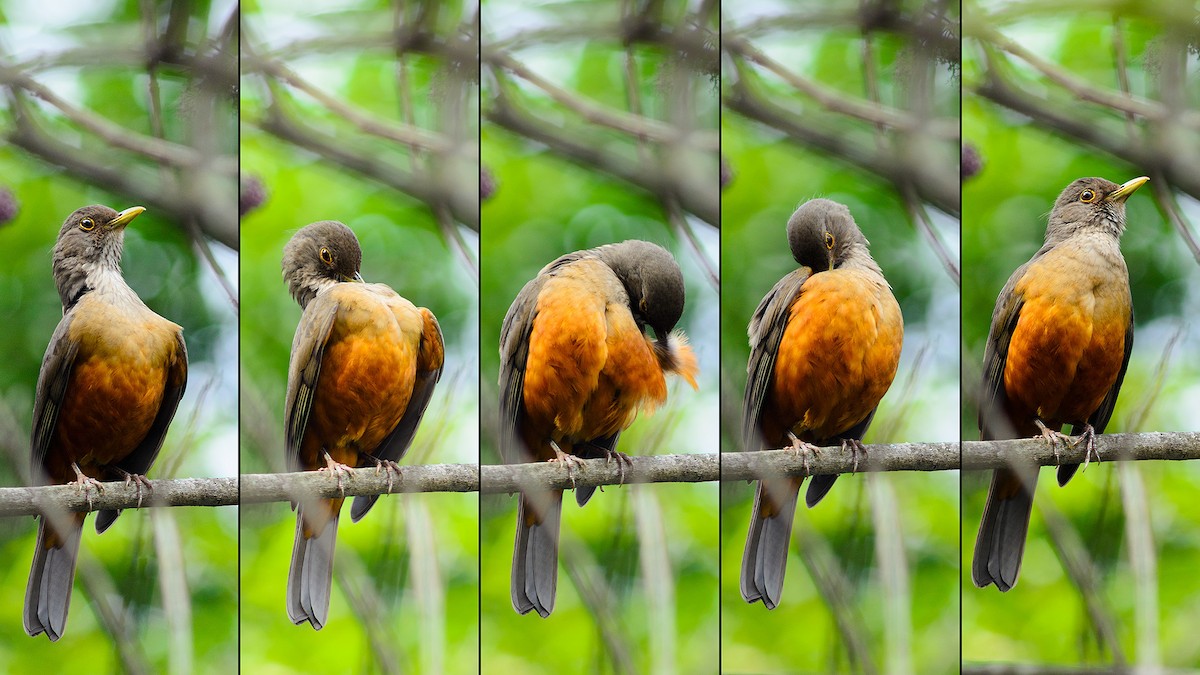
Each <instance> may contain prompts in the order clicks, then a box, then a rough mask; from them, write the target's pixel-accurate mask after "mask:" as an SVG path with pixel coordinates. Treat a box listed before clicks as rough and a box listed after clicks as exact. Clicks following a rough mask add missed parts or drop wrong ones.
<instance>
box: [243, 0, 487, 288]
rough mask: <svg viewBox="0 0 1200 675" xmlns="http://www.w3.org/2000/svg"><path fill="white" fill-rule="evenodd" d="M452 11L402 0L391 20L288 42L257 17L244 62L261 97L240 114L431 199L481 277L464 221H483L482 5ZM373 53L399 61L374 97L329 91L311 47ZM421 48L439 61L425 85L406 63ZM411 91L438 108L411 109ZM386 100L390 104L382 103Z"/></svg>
mask: <svg viewBox="0 0 1200 675" xmlns="http://www.w3.org/2000/svg"><path fill="white" fill-rule="evenodd" d="M452 14H453V12H451V11H450V10H449V9H448V8H447V7H444V6H443V5H442V3H438V2H418V3H398V4H397V5H396V7H395V11H394V14H393V17H394V22H393V23H394V25H393V26H392V27H391V29H390V30H380V29H379V27H378V24H377V23H374V24H370V25H369V26H368V25H365V24H364V25H363V26H362V27H361V28H362V30H355V31H352V32H338V33H331V34H328V35H323V36H320V37H315V38H314V37H303V38H291V39H289V41H287V42H285V43H282V44H278V43H275V44H273V43H272V41H271V38H272V37H273V36H272V35H270V34H269V33H262V32H261V31H257V30H256V28H259V26H257V25H256V24H251V25H248V26H244V27H243V31H242V41H241V53H242V62H241V65H242V72H243V74H244V75H245V76H246V78H247V81H248V82H249V83H251V85H252V86H253V87H254V89H255V99H256V100H255V102H254V104H252V105H244V106H243V116H242V122H243V124H246V125H253V126H255V127H257V128H259V129H261V130H263V131H265V132H267V133H269V134H271V135H273V136H275V137H277V138H279V139H280V140H282V141H284V142H286V143H289V144H292V145H294V146H296V147H298V148H302V149H304V150H306V151H308V152H311V153H313V154H315V155H317V156H319V157H321V158H322V159H323V160H324V161H325V162H327V163H329V164H331V165H333V166H336V167H340V168H343V169H348V170H349V171H351V172H353V173H355V174H357V175H358V176H361V177H363V178H366V179H369V180H371V181H374V182H376V183H379V184H381V185H384V186H387V187H389V188H392V189H393V190H396V191H397V192H400V193H403V194H405V195H407V196H408V197H411V198H412V199H414V200H417V201H418V202H421V203H423V204H425V205H426V206H427V207H428V208H429V209H430V211H431V212H432V213H433V214H435V215H436V216H437V218H436V222H438V224H439V227H440V228H441V233H442V236H443V238H444V239H445V240H446V243H447V245H448V246H450V247H451V248H452V249H453V250H455V251H456V252H457V254H458V255H459V257H460V260H461V262H462V263H463V264H464V265H465V266H466V267H467V268H468V269H469V270H470V272H471V273H472V275H473V276H476V277H477V276H478V262H477V260H476V259H475V258H476V256H475V255H474V254H472V253H471V252H470V251H469V247H468V246H467V245H465V244H464V242H463V237H464V235H463V233H462V232H461V231H460V228H464V229H466V230H471V231H474V232H478V231H479V193H478V192H477V191H476V190H477V167H478V164H479V145H478V133H477V127H476V124H475V120H476V119H477V114H476V107H477V105H478V96H477V91H478V84H479V80H478V66H477V64H478V42H479V13H478V8H477V7H476V8H475V9H474V11H473V12H472V13H469V14H465V15H464V16H463V18H462V20H461V21H459V22H457V23H455V24H454V25H448V21H449V20H450V19H449V18H448V17H451V15H452ZM371 53H374V54H377V55H378V54H383V55H392V56H393V57H394V59H395V63H396V67H395V70H396V78H395V80H394V82H392V83H389V85H390V86H391V87H393V89H392V90H391V91H380V92H378V96H377V97H375V98H374V99H373V100H372V101H369V102H368V101H354V100H350V99H348V98H346V97H342V96H339V95H337V94H335V93H331V91H330V88H329V87H328V86H326V83H325V82H324V80H323V79H321V78H320V74H318V75H316V76H313V75H312V72H313V71H312V70H311V68H310V66H311V65H312V63H313V62H312V61H311V59H312V57H314V55H318V56H320V57H321V58H322V59H324V60H325V62H326V63H329V62H332V61H330V60H331V59H342V58H347V57H352V56H353V57H357V56H362V55H364V54H371ZM418 58H419V59H424V60H426V61H429V62H432V63H436V64H437V71H438V73H437V74H436V75H435V76H434V78H435V79H434V81H433V82H432V83H430V84H429V86H428V90H427V91H424V92H421V90H420V89H415V87H416V85H415V84H414V83H413V81H412V80H413V78H412V77H410V75H409V69H408V67H407V66H408V64H409V62H410V61H411V60H412V59H418ZM418 92H420V93H418ZM415 95H420V96H427V97H429V99H430V102H431V103H432V104H433V107H434V108H435V109H436V114H433V115H428V116H425V117H424V118H423V119H421V120H417V119H415V118H414V113H413V106H412V98H413V97H414V96H415ZM389 102H390V103H391V109H390V110H383V109H382V108H383V105H381V104H386V103H389ZM422 108H424V106H422ZM243 190H245V186H243ZM442 214H446V216H447V217H445V218H443V217H442Z"/></svg>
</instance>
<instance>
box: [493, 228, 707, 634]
mask: <svg viewBox="0 0 1200 675" xmlns="http://www.w3.org/2000/svg"><path fill="white" fill-rule="evenodd" d="M683 308H684V284H683V274H682V272H681V271H680V269H679V265H678V263H676V262H675V259H674V258H673V257H672V256H671V254H670V253H669V252H668V251H667V250H666V249H664V248H663V247H661V246H659V245H657V244H653V243H650V242H647V241H640V240H636V239H634V240H628V241H623V242H620V243H616V244H607V245H604V246H599V247H597V248H592V249H587V250H583V251H575V252H574V253H568V254H566V255H564V256H562V257H560V258H558V259H557V260H555V261H553V262H551V263H550V264H548V265H546V266H545V267H543V268H542V270H541V271H540V272H539V273H538V275H537V276H536V277H535V278H534V279H532V280H531V281H529V282H528V283H526V284H525V286H524V287H523V288H522V289H521V292H520V293H518V294H517V297H516V299H515V300H514V301H513V303H512V306H510V307H509V308H508V312H507V314H506V315H505V317H504V323H503V325H502V328H501V333H500V362H501V365H500V451H501V455H502V457H503V459H504V460H505V461H506V462H509V463H518V462H534V461H552V462H562V463H563V464H564V466H565V467H566V468H567V470H568V472H570V471H571V470H572V466H573V465H574V464H576V463H578V462H579V460H580V459H588V458H599V457H605V458H607V459H610V460H611V459H614V458H615V459H616V461H617V462H618V466H623V465H622V463H626V464H627V463H628V462H629V458H628V456H627V455H625V454H624V453H619V452H617V451H616V447H617V440H618V438H619V436H620V434H621V432H622V431H623V430H624V429H626V428H628V427H629V426H630V424H632V423H633V421H634V418H635V417H636V416H637V413H638V412H639V411H644V412H645V413H646V414H650V413H652V412H653V411H654V410H655V409H656V408H657V407H658V406H660V405H662V404H663V403H664V402H665V401H666V399H667V383H666V377H665V375H666V374H667V373H673V374H675V375H677V376H679V377H682V378H683V379H684V380H686V381H687V382H688V384H690V385H691V386H692V388H693V389H695V388H697V384H696V376H697V375H698V374H699V367H698V365H697V361H696V356H695V353H694V352H693V351H692V349H691V347H690V346H689V345H688V342H687V338H686V336H685V335H684V334H683V332H682V331H679V330H676V328H675V326H676V324H677V323H679V319H680V317H681V316H682V314H683ZM648 328H649V329H652V330H653V333H654V337H650V336H649V335H647V333H646V332H647V329H648ZM622 470H623V468H622ZM594 491H595V488H579V489H577V490H576V491H575V498H576V501H577V502H578V504H579V505H580V506H583V505H584V504H586V503H587V501H588V499H590V498H591V496H592V493H593V492H594ZM561 514H562V491H561V490H557V491H547V492H545V493H538V492H536V491H524V492H522V493H521V495H520V502H519V506H518V510H517V528H516V540H515V543H514V546H513V565H512V583H511V589H510V590H511V596H512V604H513V609H515V610H516V611H517V612H518V613H520V614H527V613H529V612H530V611H536V612H537V613H538V615H539V616H541V617H542V618H545V617H548V616H550V613H551V612H552V611H553V610H554V601H555V596H556V593H557V588H556V587H557V581H558V536H559V524H560V520H561Z"/></svg>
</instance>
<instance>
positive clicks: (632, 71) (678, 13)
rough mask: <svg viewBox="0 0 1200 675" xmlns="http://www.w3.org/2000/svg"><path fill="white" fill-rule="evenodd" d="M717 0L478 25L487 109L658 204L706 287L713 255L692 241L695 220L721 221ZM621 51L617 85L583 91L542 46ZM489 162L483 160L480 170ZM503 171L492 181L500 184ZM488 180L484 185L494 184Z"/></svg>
mask: <svg viewBox="0 0 1200 675" xmlns="http://www.w3.org/2000/svg"><path fill="white" fill-rule="evenodd" d="M717 4H718V3H715V2H702V3H698V4H697V3H663V2H632V1H627V2H622V3H621V13H620V18H619V19H617V20H615V21H605V20H600V21H597V22H595V23H591V22H588V23H587V26H586V30H580V28H581V26H580V24H579V22H577V21H571V20H562V19H568V18H569V16H570V13H569V12H564V13H562V15H561V16H560V22H559V23H557V24H554V25H550V26H540V27H536V28H525V29H522V30H520V31H518V32H516V33H514V34H509V35H499V34H496V33H488V32H487V31H485V32H484V35H483V43H482V50H481V62H482V70H483V73H484V81H483V92H484V97H485V98H484V102H483V117H484V118H485V119H486V120H487V121H488V122H491V123H492V124H494V125H495V126H496V127H499V128H503V129H504V130H505V131H507V132H509V133H510V134H513V135H514V136H516V137H518V138H519V139H523V140H525V141H528V142H530V143H532V144H535V145H537V146H541V147H544V148H546V149H547V150H549V152H550V153H551V154H552V155H556V156H558V157H560V158H562V159H565V160H567V161H570V162H572V163H575V164H578V165H580V166H582V167H584V168H585V169H591V170H595V171H598V172H600V173H603V174H606V175H608V176H610V177H612V178H615V179H616V180H618V181H620V182H621V183H622V184H623V186H624V187H626V188H628V189H631V190H633V191H636V192H643V193H649V194H650V195H651V196H652V197H653V198H654V199H655V200H656V201H657V202H659V203H660V204H661V207H662V215H661V219H662V222H666V223H670V224H671V226H672V227H673V229H674V230H675V232H676V234H677V236H679V238H680V239H681V240H683V241H684V242H687V243H688V244H689V248H688V252H689V253H690V254H691V255H692V256H693V257H695V258H696V260H697V261H698V265H699V266H700V267H701V268H702V269H703V270H705V275H706V278H707V280H708V281H709V283H710V284H712V285H713V287H714V288H716V287H717V285H718V284H719V276H718V271H717V270H718V266H717V264H716V262H715V261H714V260H710V259H709V257H708V256H709V255H710V254H708V253H706V252H705V251H704V249H703V247H702V246H701V245H700V244H699V243H698V242H697V234H696V232H695V231H694V229H693V228H694V227H696V226H708V227H711V228H717V227H719V226H720V222H721V213H720V210H721V209H720V191H719V187H718V185H719V166H718V165H719V162H718V158H717V151H718V148H719V147H720V140H719V132H718V129H717V124H716V121H717V120H716V115H710V114H708V112H707V111H709V110H715V108H712V107H711V106H710V105H708V100H711V99H712V98H713V94H712V89H713V87H715V86H716V84H715V83H716V82H717V79H718V72H719V58H718V51H717V42H718V40H717V34H716V32H715V31H714V30H713V27H714V26H715V20H716V9H717ZM573 46H583V47H585V48H596V49H606V48H615V49H618V50H623V51H624V74H623V78H624V83H623V84H624V91H619V90H613V91H604V92H588V93H584V91H583V90H584V89H585V88H586V87H587V85H588V83H587V82H564V81H562V80H561V75H559V74H557V73H556V69H555V67H554V65H555V64H554V63H553V62H551V61H547V60H546V58H545V55H546V52H547V49H548V48H550V49H557V50H563V49H570V48H572V47H573ZM485 170H486V169H485ZM503 186H504V177H503V176H501V177H499V181H493V182H492V184H491V187H492V188H493V189H496V188H497V187H498V189H503ZM491 191H492V190H489V191H488V192H489V193H490V192H491Z"/></svg>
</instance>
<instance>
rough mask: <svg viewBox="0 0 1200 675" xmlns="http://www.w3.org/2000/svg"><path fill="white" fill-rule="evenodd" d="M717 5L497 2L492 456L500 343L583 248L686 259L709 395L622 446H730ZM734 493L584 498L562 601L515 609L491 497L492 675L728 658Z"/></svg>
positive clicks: (488, 112) (566, 510)
mask: <svg viewBox="0 0 1200 675" xmlns="http://www.w3.org/2000/svg"><path fill="white" fill-rule="evenodd" d="M716 4H717V3H715V2H661V3H659V2H650V3H632V2H631V3H616V2H598V1H586V2H575V3H556V2H544V3H533V2H515V1H507V0H504V1H493V0H489V1H488V2H486V3H484V6H483V10H484V11H483V26H484V29H483V71H482V97H483V103H482V106H483V116H484V125H483V130H482V164H483V169H484V172H485V178H484V183H485V185H484V186H483V187H484V188H485V194H490V198H488V199H485V200H484V201H483V203H482V231H483V237H482V239H483V245H482V248H483V269H482V272H483V276H482V284H481V289H482V290H481V296H482V312H481V330H480V333H481V334H480V340H481V347H480V349H481V352H480V353H481V354H482V358H481V361H482V368H481V371H480V380H481V382H480V387H481V389H482V392H483V394H482V397H483V398H482V400H483V405H482V409H483V417H482V421H481V429H482V433H481V443H482V446H481V450H480V452H481V458H482V461H483V462H484V463H496V462H499V461H500V458H499V456H498V452H497V450H496V439H497V434H498V420H497V415H498V404H497V396H498V393H497V390H498V385H497V377H498V373H499V355H498V348H499V347H498V345H499V335H500V326H501V323H502V322H503V318H504V315H505V312H506V310H507V309H508V306H509V305H510V304H511V302H512V301H513V299H514V298H516V296H517V293H518V292H519V291H520V290H521V287H522V286H523V285H524V284H525V283H526V282H527V281H528V280H530V279H532V278H533V277H534V276H535V275H537V273H538V271H539V270H540V269H541V268H542V267H543V266H544V265H546V264H547V263H549V262H551V261H552V260H554V259H555V258H557V257H558V256H560V255H563V254H564V253H569V252H571V251H575V250H579V249H584V248H591V247H594V246H598V245H601V244H607V243H612V242H617V241H623V240H625V239H630V238H639V239H646V240H650V241H653V242H656V243H659V244H661V245H663V246H665V247H666V248H667V249H669V250H670V251H672V253H673V254H674V255H675V258H676V260H678V261H679V264H680V267H681V268H682V271H683V276H684V280H685V283H686V294H687V302H686V307H685V309H684V314H683V318H682V320H681V321H680V323H679V327H680V328H681V329H683V330H684V331H685V332H686V333H687V334H688V336H689V338H690V339H691V344H692V348H693V349H694V350H695V351H696V355H697V357H698V358H699V362H700V370H701V374H700V378H699V390H698V391H693V390H692V389H691V387H689V386H688V385H687V384H686V383H685V382H682V381H681V380H678V378H669V380H668V391H669V393H668V399H667V403H666V405H664V406H663V407H662V408H660V409H659V410H658V411H657V412H656V413H655V414H654V415H653V416H649V417H647V416H640V417H639V418H638V420H637V421H636V422H634V424H633V426H632V427H630V428H629V429H628V430H627V431H626V432H624V433H623V434H622V435H621V440H620V445H619V448H618V449H619V450H621V451H623V452H626V453H629V454H631V455H651V454H673V453H715V452H716V451H717V423H718V416H717V410H718V378H717V364H718V360H717V359H718V331H717V322H718V310H717V290H716V289H717V286H716V277H715V274H716V269H715V268H716V262H717V258H718V233H717V230H716V225H717V220H718V212H717V203H718V202H717V198H718V194H719V193H718V158H717V153H716V148H717V145H716V141H717V116H718V101H717V95H718V91H717V85H716V79H715V77H716V68H717V53H716V35H715V33H714V32H713V31H714V30H715V28H716V25H717V24H716V18H717V17H716ZM717 499H718V486H717V485H716V484H715V483H706V484H698V485H697V484H683V483H679V484H672V483H659V484H654V485H637V486H624V487H609V488H607V489H606V490H605V491H604V492H602V493H601V492H597V493H596V495H595V496H594V497H593V498H592V500H591V501H590V502H589V503H588V505H587V507H586V508H583V509H580V508H579V507H577V506H576V505H575V500H574V497H573V495H572V494H570V493H569V492H568V493H567V494H566V495H564V507H563V518H562V531H561V540H560V568H559V577H558V596H557V604H556V606H555V609H554V612H553V614H551V615H550V617H549V618H547V619H541V618H540V617H538V616H537V614H536V613H530V614H527V615H525V616H521V615H518V614H517V613H516V612H515V611H514V610H513V608H512V604H511V600H510V597H509V577H510V573H511V565H512V551H513V538H514V533H515V525H516V509H517V501H516V498H515V497H513V496H509V495H495V496H485V497H484V498H483V502H482V510H481V522H480V526H481V543H480V572H481V579H480V604H481V627H480V641H481V649H482V652H483V654H485V655H486V656H485V658H484V662H483V666H484V672H489V673H510V672H519V673H558V672H620V673H632V672H706V671H708V672H710V671H712V669H713V668H714V667H715V663H716V661H717V646H718V639H719V632H718V629H719V626H718V621H719V612H718V605H717V602H718V596H717V575H718V568H717V555H716V547H717Z"/></svg>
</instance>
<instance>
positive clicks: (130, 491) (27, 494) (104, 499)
mask: <svg viewBox="0 0 1200 675" xmlns="http://www.w3.org/2000/svg"><path fill="white" fill-rule="evenodd" d="M150 485H151V488H150V489H149V490H147V489H146V488H142V504H141V507H142V508H146V507H151V506H229V505H232V504H237V503H238V479H237V478H177V479H165V480H152V481H150ZM100 490H101V492H100V493H99V494H97V493H96V490H95V489H89V491H88V492H87V493H84V492H83V491H82V490H80V489H79V488H77V487H76V486H75V485H70V484H68V485H44V486H39V487H7V488H0V516H34V515H38V514H39V513H41V512H43V511H45V510H49V509H53V510H57V511H60V512H66V511H72V512H79V511H99V510H100V509H135V508H139V507H138V494H137V489H136V488H135V486H134V485H133V484H128V485H127V484H125V483H124V482H121V481H116V482H112V483H103V484H102V487H101V488H100ZM89 496H90V497H91V501H90V503H89V500H88V497H89Z"/></svg>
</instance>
